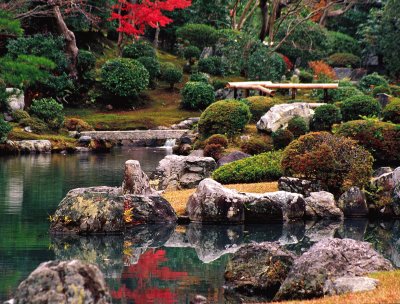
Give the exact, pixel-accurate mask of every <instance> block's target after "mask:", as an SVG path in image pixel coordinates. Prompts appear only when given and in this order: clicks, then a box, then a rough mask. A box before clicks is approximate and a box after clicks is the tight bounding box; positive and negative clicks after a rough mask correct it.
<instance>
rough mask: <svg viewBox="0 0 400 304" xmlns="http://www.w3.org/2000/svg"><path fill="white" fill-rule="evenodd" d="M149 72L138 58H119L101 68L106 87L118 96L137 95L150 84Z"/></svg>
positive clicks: (103, 82)
mask: <svg viewBox="0 0 400 304" xmlns="http://www.w3.org/2000/svg"><path fill="white" fill-rule="evenodd" d="M149 76H150V75H149V72H148V71H147V70H146V68H145V67H144V66H143V64H141V63H140V62H139V61H137V60H133V59H128V58H117V59H111V60H109V61H107V62H106V63H105V64H104V65H103V67H102V68H101V78H102V84H103V86H104V88H105V89H106V90H107V91H108V92H110V93H111V94H113V95H115V96H117V97H136V96H137V95H138V94H139V93H140V92H141V91H143V90H144V89H146V88H147V86H148V85H149Z"/></svg>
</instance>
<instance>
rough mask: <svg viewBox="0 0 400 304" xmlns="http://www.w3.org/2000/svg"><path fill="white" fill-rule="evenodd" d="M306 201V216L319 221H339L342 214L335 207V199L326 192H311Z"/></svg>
mask: <svg viewBox="0 0 400 304" xmlns="http://www.w3.org/2000/svg"><path fill="white" fill-rule="evenodd" d="M305 201H306V216H307V217H308V218H319V219H341V218H343V212H342V211H341V210H340V209H339V208H338V207H337V206H336V202H335V197H334V196H333V194H332V193H329V192H326V191H320V192H311V193H310V196H309V197H306V198H305Z"/></svg>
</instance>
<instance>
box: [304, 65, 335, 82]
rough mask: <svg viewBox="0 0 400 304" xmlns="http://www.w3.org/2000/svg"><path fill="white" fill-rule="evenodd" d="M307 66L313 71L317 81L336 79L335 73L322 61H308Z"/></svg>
mask: <svg viewBox="0 0 400 304" xmlns="http://www.w3.org/2000/svg"><path fill="white" fill-rule="evenodd" d="M308 65H309V66H310V68H311V69H312V70H313V72H314V75H315V76H316V77H317V79H320V80H321V79H324V81H325V78H326V77H327V78H328V79H335V78H336V73H335V71H334V70H333V69H332V67H331V66H330V65H329V64H327V63H326V62H324V61H322V60H317V61H310V62H309V63H308Z"/></svg>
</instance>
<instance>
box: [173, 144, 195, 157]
mask: <svg viewBox="0 0 400 304" xmlns="http://www.w3.org/2000/svg"><path fill="white" fill-rule="evenodd" d="M173 152H174V154H177V155H183V156H187V155H189V154H190V152H192V146H191V145H189V144H180V145H179V146H174V147H173Z"/></svg>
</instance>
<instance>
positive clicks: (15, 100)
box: [6, 88, 25, 112]
mask: <svg viewBox="0 0 400 304" xmlns="http://www.w3.org/2000/svg"><path fill="white" fill-rule="evenodd" d="M6 92H7V93H8V94H10V95H9V96H8V98H7V109H8V111H9V112H14V111H16V110H23V109H24V107H25V96H24V92H23V91H21V90H19V89H15V88H7V89H6Z"/></svg>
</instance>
